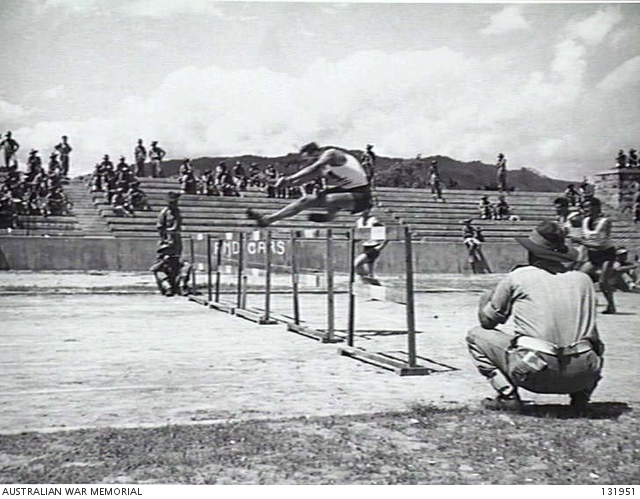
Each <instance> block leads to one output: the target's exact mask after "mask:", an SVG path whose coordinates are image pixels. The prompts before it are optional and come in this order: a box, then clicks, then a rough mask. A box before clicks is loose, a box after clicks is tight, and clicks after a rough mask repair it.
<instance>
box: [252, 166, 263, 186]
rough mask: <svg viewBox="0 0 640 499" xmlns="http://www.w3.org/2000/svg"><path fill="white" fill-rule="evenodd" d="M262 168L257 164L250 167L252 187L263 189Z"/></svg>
mask: <svg viewBox="0 0 640 499" xmlns="http://www.w3.org/2000/svg"><path fill="white" fill-rule="evenodd" d="M260 176H261V173H260V168H258V164H257V163H251V166H249V185H250V186H252V187H262V181H261V180H260Z"/></svg>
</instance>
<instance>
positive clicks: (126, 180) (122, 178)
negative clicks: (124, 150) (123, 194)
mask: <svg viewBox="0 0 640 499" xmlns="http://www.w3.org/2000/svg"><path fill="white" fill-rule="evenodd" d="M133 179H134V176H133V171H132V170H131V167H130V166H129V164H128V163H127V160H126V158H125V157H124V156H120V161H119V162H118V164H117V165H116V185H117V186H118V187H122V188H123V189H124V190H125V191H127V190H128V189H129V184H130V183H131V182H132V181H133Z"/></svg>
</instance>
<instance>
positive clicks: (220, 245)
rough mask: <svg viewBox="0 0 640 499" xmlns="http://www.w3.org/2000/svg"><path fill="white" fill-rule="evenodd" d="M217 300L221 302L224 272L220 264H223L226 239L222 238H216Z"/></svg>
mask: <svg viewBox="0 0 640 499" xmlns="http://www.w3.org/2000/svg"><path fill="white" fill-rule="evenodd" d="M216 248H218V252H217V253H216V294H215V296H216V302H220V281H221V279H222V272H221V270H220V266H221V265H222V252H223V251H224V240H223V239H222V238H220V239H217V240H216Z"/></svg>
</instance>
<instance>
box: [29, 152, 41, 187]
mask: <svg viewBox="0 0 640 499" xmlns="http://www.w3.org/2000/svg"><path fill="white" fill-rule="evenodd" d="M40 172H42V158H40V156H38V150H37V149H31V151H29V158H28V159H27V182H32V181H33V179H34V178H35V176H36V175H37V174H38V173H40Z"/></svg>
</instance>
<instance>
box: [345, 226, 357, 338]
mask: <svg viewBox="0 0 640 499" xmlns="http://www.w3.org/2000/svg"><path fill="white" fill-rule="evenodd" d="M355 258H356V237H355V234H354V231H353V230H351V232H350V233H349V311H348V318H347V321H348V322H347V345H348V346H350V347H352V346H353V340H354V333H355V319H356V295H355V290H354V288H353V287H354V283H355V279H356V267H355Z"/></svg>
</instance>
